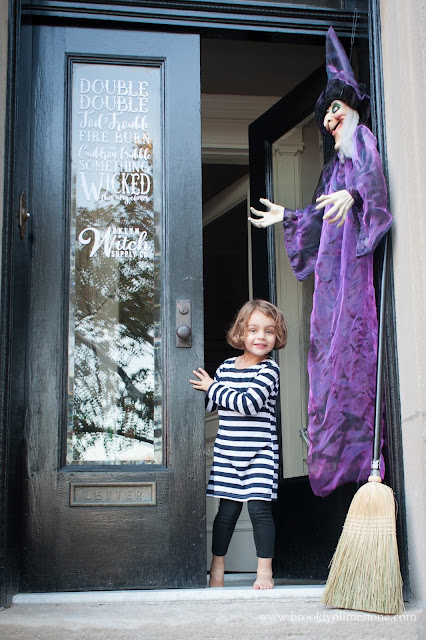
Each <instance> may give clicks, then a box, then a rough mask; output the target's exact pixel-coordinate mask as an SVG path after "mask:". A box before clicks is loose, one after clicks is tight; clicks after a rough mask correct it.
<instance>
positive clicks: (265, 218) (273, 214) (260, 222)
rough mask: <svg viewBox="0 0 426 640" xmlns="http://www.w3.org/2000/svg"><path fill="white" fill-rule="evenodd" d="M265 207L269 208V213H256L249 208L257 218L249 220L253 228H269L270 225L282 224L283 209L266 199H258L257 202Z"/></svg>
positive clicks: (253, 209) (255, 210)
mask: <svg viewBox="0 0 426 640" xmlns="http://www.w3.org/2000/svg"><path fill="white" fill-rule="evenodd" d="M259 201H260V202H261V203H262V204H264V205H265V207H268V208H269V211H258V210H257V209H255V208H254V207H250V211H251V212H252V213H254V214H255V215H256V216H259V218H249V220H250V222H251V223H252V225H253V226H255V227H258V228H259V229H264V228H265V227H269V226H270V225H271V224H276V223H277V222H282V221H283V219H284V207H282V206H281V205H279V204H274V203H273V202H271V201H270V200H267V199H266V198H260V200H259Z"/></svg>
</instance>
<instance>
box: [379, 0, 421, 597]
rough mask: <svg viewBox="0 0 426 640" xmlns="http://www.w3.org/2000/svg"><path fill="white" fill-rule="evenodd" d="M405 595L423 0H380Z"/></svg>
mask: <svg viewBox="0 0 426 640" xmlns="http://www.w3.org/2000/svg"><path fill="white" fill-rule="evenodd" d="M380 10H381V22H382V49H383V80H384V91H385V96H384V97H385V109H386V114H385V115H386V133H387V152H388V158H389V190H390V202H391V209H392V213H393V216H394V220H395V222H394V226H393V231H392V237H393V249H394V251H393V255H394V273H395V302H396V323H397V341H398V359H399V376H400V391H401V411H402V435H403V460H404V472H405V491H406V504H407V525H408V552H409V563H410V576H411V587H412V595H413V598H414V599H416V600H422V601H426V562H425V558H426V393H425V389H426V325H425V317H426V255H425V251H426V245H425V238H426V215H425V202H426V179H425V149H426V128H425V126H424V110H425V106H426V0H405V1H404V2H401V1H400V0H381V3H380Z"/></svg>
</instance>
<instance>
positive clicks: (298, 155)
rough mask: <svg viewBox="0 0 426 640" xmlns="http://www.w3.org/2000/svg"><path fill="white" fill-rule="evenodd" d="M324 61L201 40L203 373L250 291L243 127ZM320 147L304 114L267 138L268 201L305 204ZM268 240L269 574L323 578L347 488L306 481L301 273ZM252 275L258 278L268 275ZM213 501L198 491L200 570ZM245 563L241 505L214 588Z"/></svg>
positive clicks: (303, 47) (223, 347)
mask: <svg viewBox="0 0 426 640" xmlns="http://www.w3.org/2000/svg"><path fill="white" fill-rule="evenodd" d="M298 42H300V40H299V41H298ZM324 59H325V54H324V47H323V45H322V44H318V45H317V44H312V43H311V42H310V43H309V44H295V43H294V41H293V42H289V41H285V40H283V41H282V42H277V41H275V42H258V41H256V42H253V41H248V40H222V39H221V40H216V39H208V38H204V39H202V40H201V88H202V97H201V98H202V99H201V105H202V160H203V226H204V301H205V302H204V308H205V367H206V369H207V371H208V372H209V374H210V375H211V376H213V375H214V373H215V370H216V368H217V367H218V366H219V364H220V363H221V362H223V360H225V359H226V358H228V357H231V356H232V355H237V354H238V353H239V352H236V351H234V350H232V349H231V348H230V347H229V346H227V344H226V331H227V329H228V328H229V325H230V323H231V322H232V319H233V317H234V315H235V313H236V311H237V310H238V308H239V307H240V306H241V305H242V304H243V303H244V302H245V301H246V300H248V299H251V298H253V297H257V296H259V294H258V293H256V286H253V278H252V275H253V273H256V279H258V278H259V268H258V265H257V262H258V261H259V255H258V254H257V252H256V250H255V249H253V247H252V227H251V225H250V224H249V223H248V221H247V217H248V214H249V207H250V193H249V171H250V166H249V143H248V126H249V125H250V124H251V123H252V122H253V121H255V120H256V119H257V118H258V117H259V116H261V115H262V114H264V113H265V111H267V110H268V109H269V108H270V107H271V106H272V105H273V104H275V103H276V102H278V100H280V99H281V97H283V96H284V95H286V94H287V93H289V92H290V91H291V90H292V89H294V88H295V87H296V86H298V85H299V84H300V83H301V82H302V81H303V80H304V79H305V78H306V77H307V76H309V75H310V74H311V73H312V72H313V71H315V70H316V69H317V68H318V67H319V66H320V65H321V64H322V63H323V61H324ZM323 155H324V154H323V148H322V137H321V135H320V133H319V131H318V128H317V126H316V123H315V120H314V117H313V114H311V115H310V116H308V117H307V118H306V117H304V118H303V119H302V120H301V122H299V123H298V125H297V126H295V127H294V128H292V129H291V131H288V132H287V133H286V134H285V135H283V136H282V138H280V139H279V140H277V141H276V142H275V143H274V146H273V193H274V201H275V202H278V203H280V204H283V205H285V206H287V207H290V208H298V207H301V206H306V205H307V204H308V203H309V202H311V199H312V194H313V193H314V190H315V187H316V184H317V181H318V178H319V174H320V171H321V168H322V165H323ZM265 195H266V194H265ZM260 208H262V207H261V206H260ZM273 245H274V247H273V252H274V256H273V263H274V269H275V273H276V277H275V281H274V283H273V285H274V295H275V300H273V299H271V301H275V302H276V304H277V306H278V307H279V308H280V309H281V310H282V311H283V313H284V315H285V317H286V319H287V322H288V326H289V340H288V343H287V346H286V348H285V349H284V350H283V351H281V352H279V354H278V362H279V364H280V369H281V393H280V402H279V403H278V405H279V409H278V413H279V414H280V420H279V430H280V433H279V439H280V470H279V489H278V501H277V502H276V503H274V505H273V511H274V518H275V522H276V527H277V539H276V554H275V559H274V575H275V578H276V583H277V584H280V583H281V584H289V583H291V584H300V583H304V584H308V583H312V582H322V581H325V579H326V577H327V573H328V565H329V562H330V559H331V557H332V554H333V552H334V549H335V546H336V544H337V540H338V538H339V535H340V532H341V528H342V526H343V522H344V519H345V516H346V513H347V509H348V507H349V504H350V501H351V499H352V496H353V494H354V492H355V490H356V486H355V485H346V486H344V487H341V488H340V489H337V490H336V491H335V492H333V494H331V496H328V497H327V498H318V497H316V496H314V495H313V493H312V490H311V488H310V485H309V480H308V476H307V473H308V470H307V464H306V457H307V444H306V433H305V429H306V426H307V394H308V379H307V366H306V363H307V354H308V349H309V320H310V311H311V307H312V293H313V280H312V279H308V280H307V281H306V282H303V283H300V282H298V281H297V280H296V278H295V277H294V275H293V273H292V271H291V267H290V264H289V261H288V258H287V254H286V252H285V248H284V244H283V238H282V229H281V226H280V225H277V228H275V229H274V242H273ZM263 258H264V257H263ZM260 261H261V260H260ZM260 277H264V278H265V279H266V280H267V279H268V273H263V274H262V273H261V275H260ZM217 428H218V417H217V414H215V413H213V414H206V467H207V478H208V475H209V471H210V467H211V464H212V457H213V443H214V439H215V436H216V432H217ZM207 478H206V479H207ZM218 503H219V500H216V499H211V498H209V499H207V567H209V566H210V560H211V551H210V548H211V535H212V524H213V520H214V516H215V513H216V511H217V508H218ZM255 570H256V553H255V547H254V543H253V537H252V529H251V523H250V519H249V516H248V512H247V509H246V507H244V509H243V511H242V514H241V516H240V519H239V521H238V523H237V526H236V529H235V533H234V535H233V538H232V541H231V545H230V548H229V551H228V554H227V558H226V572H227V573H226V577H228V582H226V581H225V584H230V585H231V584H235V582H234V581H233V580H232V576H233V575H235V574H237V576H236V579H237V580H240V579H241V576H240V575H239V574H246V575H247V577H248V578H249V579H251V576H250V575H249V574H251V573H253V572H254V571H255ZM243 583H244V582H243ZM238 584H240V582H238ZM247 584H249V580H248V581H247Z"/></svg>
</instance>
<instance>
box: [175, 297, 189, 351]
mask: <svg viewBox="0 0 426 640" xmlns="http://www.w3.org/2000/svg"><path fill="white" fill-rule="evenodd" d="M191 335H192V318H191V300H176V346H177V347H183V348H189V347H191V346H192V339H191Z"/></svg>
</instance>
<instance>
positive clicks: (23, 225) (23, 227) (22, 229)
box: [17, 191, 30, 240]
mask: <svg viewBox="0 0 426 640" xmlns="http://www.w3.org/2000/svg"><path fill="white" fill-rule="evenodd" d="M29 217H30V214H29V213H28V211H27V198H26V197H25V193H24V191H22V192H21V195H20V196H19V211H18V214H17V218H18V228H19V236H20V238H21V240H23V239H24V238H25V234H26V233H27V220H28V218H29Z"/></svg>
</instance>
